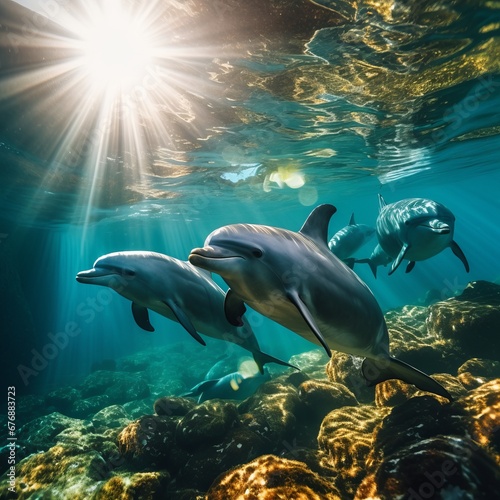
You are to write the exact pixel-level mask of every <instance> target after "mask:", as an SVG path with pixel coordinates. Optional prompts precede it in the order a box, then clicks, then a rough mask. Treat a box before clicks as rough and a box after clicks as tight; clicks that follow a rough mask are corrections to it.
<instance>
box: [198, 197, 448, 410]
mask: <svg viewBox="0 0 500 500" xmlns="http://www.w3.org/2000/svg"><path fill="white" fill-rule="evenodd" d="M335 212H336V208H335V207H334V206H332V205H329V204H325V205H320V206H318V207H316V208H315V209H314V210H313V211H312V212H311V214H310V215H309V217H308V218H307V220H306V221H305V223H304V225H303V226H302V228H301V229H300V231H299V232H293V231H290V230H287V229H280V228H276V227H270V226H263V225H256V224H233V225H229V226H223V227H221V228H219V229H216V230H215V231H213V232H212V233H211V234H209V236H208V237H207V239H206V241H205V246H204V247H203V248H195V249H193V250H191V253H190V255H189V262H191V263H192V264H194V265H195V266H198V267H201V268H203V269H206V270H208V271H211V272H215V273H218V274H219V275H220V276H221V277H222V278H223V279H224V281H225V282H226V283H227V284H228V285H229V287H230V288H229V290H228V292H227V293H226V299H225V304H224V307H225V311H226V316H227V318H228V320H229V321H230V322H231V323H232V324H234V325H239V324H241V321H242V315H243V314H244V312H245V310H246V306H245V304H248V305H249V306H250V307H252V308H253V309H255V310H256V311H258V312H260V313H261V314H263V315H264V316H267V317H269V318H270V319H272V320H274V321H276V322H278V323H279V324H281V325H283V326H285V327H286V328H288V329H290V330H292V331H293V332H295V333H297V334H299V335H300V336H302V337H304V338H305V339H307V340H309V341H311V342H314V343H316V344H319V345H321V346H323V348H324V349H325V351H326V352H327V354H328V355H329V356H331V349H335V350H337V351H341V352H344V353H348V354H352V355H355V356H362V357H364V358H365V359H364V361H363V364H362V368H361V371H362V374H363V376H364V377H365V379H366V380H367V382H368V383H369V384H371V385H374V384H376V383H378V382H382V381H384V380H387V379H390V378H398V379H401V380H403V381H405V382H408V383H411V384H414V385H416V386H417V387H419V388H420V389H422V390H425V391H429V392H433V393H436V394H439V395H440V396H444V397H445V398H448V399H450V400H451V396H450V394H449V393H448V392H447V391H446V390H445V389H444V388H443V387H442V386H441V385H440V384H438V383H437V382H436V381H435V380H433V379H432V378H430V377H429V376H428V375H426V374H424V373H422V372H421V371H419V370H417V369H415V368H413V367H412V366H410V365H408V364H406V363H403V362H402V361H399V360H397V359H395V358H393V357H391V356H390V354H389V334H388V331H387V325H386V323H385V320H384V315H383V314H382V310H381V309H380V306H379V304H378V302H377V301H376V299H375V297H374V296H373V294H372V292H371V291H370V289H369V288H368V287H367V286H366V284H365V283H364V282H363V281H361V279H360V278H359V277H358V276H357V275H356V274H355V273H354V272H353V271H352V270H351V269H349V267H347V266H346V265H345V264H344V263H343V262H342V261H341V260H340V259H339V258H337V257H336V256H335V255H333V254H332V252H331V251H330V250H329V248H328V245H327V232H328V223H329V221H330V218H331V216H332V215H333V214H334V213H335Z"/></svg>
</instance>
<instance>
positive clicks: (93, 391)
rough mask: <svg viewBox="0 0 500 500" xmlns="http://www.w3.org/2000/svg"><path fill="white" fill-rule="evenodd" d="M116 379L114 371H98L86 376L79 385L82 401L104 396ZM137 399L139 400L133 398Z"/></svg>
mask: <svg viewBox="0 0 500 500" xmlns="http://www.w3.org/2000/svg"><path fill="white" fill-rule="evenodd" d="M116 379H117V373H116V372H115V371H106V370H98V371H96V372H93V373H91V374H90V375H88V376H87V377H86V378H85V380H84V381H83V382H82V384H81V385H80V392H81V394H82V397H83V398H84V399H87V398H90V397H92V396H100V395H102V394H104V392H105V391H106V389H107V388H108V387H111V386H112V385H113V384H114V383H115V382H116ZM135 399H139V398H135Z"/></svg>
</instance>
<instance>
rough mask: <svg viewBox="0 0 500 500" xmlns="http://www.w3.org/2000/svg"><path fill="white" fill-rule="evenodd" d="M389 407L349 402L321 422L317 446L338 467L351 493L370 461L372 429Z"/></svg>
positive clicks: (340, 483)
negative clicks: (354, 404) (350, 404)
mask: <svg viewBox="0 0 500 500" xmlns="http://www.w3.org/2000/svg"><path fill="white" fill-rule="evenodd" d="M389 411H390V410H389V409H388V408H376V407H374V406H369V405H360V406H346V407H343V408H340V409H338V410H333V411H332V412H330V413H329V414H328V415H327V416H326V417H325V419H324V420H323V422H322V424H321V428H320V431H319V434H318V446H319V449H320V450H322V451H323V452H324V453H325V454H326V455H327V456H328V462H329V465H330V466H331V467H332V468H333V469H335V470H337V471H338V474H339V476H338V478H337V485H338V486H339V488H341V490H343V491H347V492H348V495H352V494H353V493H354V492H355V491H356V488H357V486H358V484H359V482H360V481H361V479H362V478H363V476H364V474H365V471H366V469H367V468H368V467H369V466H370V465H371V464H370V463H367V458H368V455H369V452H370V450H371V448H372V444H373V434H372V433H373V430H374V428H375V427H376V426H377V424H379V423H380V422H381V420H382V419H383V418H384V417H385V416H386V415H387V414H388V413H389Z"/></svg>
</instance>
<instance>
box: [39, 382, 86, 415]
mask: <svg viewBox="0 0 500 500" xmlns="http://www.w3.org/2000/svg"><path fill="white" fill-rule="evenodd" d="M81 398H82V395H81V393H80V391H79V390H78V389H75V388H73V387H61V388H60V389H56V390H54V391H52V392H49V394H47V396H46V397H45V404H46V405H47V406H53V407H54V408H55V409H56V410H57V411H58V412H63V413H68V412H71V408H72V406H73V404H74V403H75V401H78V400H79V399H81Z"/></svg>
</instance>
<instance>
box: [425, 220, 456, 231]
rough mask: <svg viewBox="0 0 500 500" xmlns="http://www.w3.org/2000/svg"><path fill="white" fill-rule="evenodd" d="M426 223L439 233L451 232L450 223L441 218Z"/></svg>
mask: <svg viewBox="0 0 500 500" xmlns="http://www.w3.org/2000/svg"><path fill="white" fill-rule="evenodd" d="M426 225H428V226H429V227H430V228H431V229H432V230H433V231H434V232H435V233H438V234H449V233H450V232H451V227H450V225H449V224H447V223H446V222H443V221H441V220H439V219H434V220H430V221H429V222H428V223H427V224H426Z"/></svg>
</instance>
